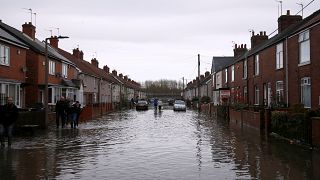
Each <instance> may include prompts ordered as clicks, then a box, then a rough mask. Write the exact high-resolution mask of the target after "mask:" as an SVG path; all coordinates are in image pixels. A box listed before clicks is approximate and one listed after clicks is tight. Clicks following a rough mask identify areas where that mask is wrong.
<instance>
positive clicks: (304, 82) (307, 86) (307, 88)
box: [301, 77, 311, 108]
mask: <svg viewBox="0 0 320 180" xmlns="http://www.w3.org/2000/svg"><path fill="white" fill-rule="evenodd" d="M301 103H302V104H304V107H308V108H311V81H310V77H304V78H302V79H301Z"/></svg>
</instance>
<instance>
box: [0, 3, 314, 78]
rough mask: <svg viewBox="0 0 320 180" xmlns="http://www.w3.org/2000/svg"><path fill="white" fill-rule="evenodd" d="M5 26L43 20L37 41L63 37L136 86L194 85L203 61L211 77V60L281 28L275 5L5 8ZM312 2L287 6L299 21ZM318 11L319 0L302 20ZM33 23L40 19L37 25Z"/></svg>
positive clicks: (62, 43) (67, 44) (64, 45)
mask: <svg viewBox="0 0 320 180" xmlns="http://www.w3.org/2000/svg"><path fill="white" fill-rule="evenodd" d="M0 1H1V3H0V4H1V5H0V12H1V17H0V19H2V21H3V22H4V23H6V24H8V25H10V26H13V27H15V28H17V29H19V30H21V25H22V24H23V23H24V22H29V21H30V14H29V13H28V11H27V10H24V9H22V8H31V9H32V10H33V12H35V13H37V17H36V18H37V22H36V23H37V24H36V25H37V29H36V31H37V34H36V37H37V38H38V39H40V40H43V39H44V38H45V37H48V36H50V32H49V31H48V30H49V29H52V30H53V35H57V29H55V27H56V28H59V30H60V34H61V35H66V36H69V37H70V38H69V39H63V40H61V41H60V43H59V46H60V47H61V48H63V49H65V50H67V51H69V52H72V49H73V48H76V47H77V46H78V45H79V48H80V49H81V50H82V51H83V52H84V56H85V59H86V60H91V58H92V57H96V58H97V59H98V61H99V67H101V68H102V67H103V65H108V66H109V67H110V68H111V70H113V69H116V70H117V71H118V72H119V73H123V74H125V75H128V76H129V77H130V78H131V79H133V80H135V81H138V82H140V81H145V80H157V79H160V78H165V79H175V80H181V78H182V77H185V78H186V79H188V81H190V80H191V78H195V77H196V75H197V54H198V53H199V54H201V73H202V74H203V73H204V72H205V71H206V70H208V71H210V65H211V57H212V56H230V55H233V42H235V43H237V44H242V43H243V44H244V43H246V44H247V46H249V47H250V43H249V42H250V32H249V29H254V31H255V32H256V33H258V32H259V31H266V32H267V34H269V33H271V32H272V31H274V30H275V29H276V28H277V17H278V5H279V3H277V2H276V1H275V0H242V1H240V0H224V1H215V0H91V1H79V0H67V1H62V0H56V1H43V0H28V1H18V0H0ZM310 1H311V0H304V1H299V0H297V1H292V0H283V3H282V6H283V10H282V11H283V14H285V13H286V10H287V9H290V10H291V14H296V13H297V12H298V11H299V10H300V9H301V6H299V5H297V4H296V3H301V2H302V3H303V4H304V5H307V4H308V3H309V2H310ZM319 7H320V2H319V0H315V1H314V2H313V3H312V4H311V5H310V6H309V7H307V8H306V9H305V10H304V17H306V16H308V15H310V14H312V13H313V12H315V11H316V10H318V9H319ZM33 23H34V17H33Z"/></svg>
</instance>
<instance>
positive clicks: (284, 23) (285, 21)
mask: <svg viewBox="0 0 320 180" xmlns="http://www.w3.org/2000/svg"><path fill="white" fill-rule="evenodd" d="M301 20H302V17H301V16H300V15H290V10H287V14H286V15H282V16H280V17H279V18H278V32H279V33H281V32H282V31H284V30H285V29H287V28H288V27H289V26H291V25H293V24H296V23H298V22H299V21H301Z"/></svg>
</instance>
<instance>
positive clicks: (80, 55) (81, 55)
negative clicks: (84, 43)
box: [79, 51, 83, 60]
mask: <svg viewBox="0 0 320 180" xmlns="http://www.w3.org/2000/svg"><path fill="white" fill-rule="evenodd" d="M79 57H80V59H81V60H83V52H82V51H80V53H79Z"/></svg>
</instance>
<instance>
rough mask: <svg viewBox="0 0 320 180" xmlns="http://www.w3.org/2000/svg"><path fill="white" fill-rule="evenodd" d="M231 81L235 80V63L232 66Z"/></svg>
mask: <svg viewBox="0 0 320 180" xmlns="http://www.w3.org/2000/svg"><path fill="white" fill-rule="evenodd" d="M231 81H232V82H233V81H234V65H232V66H231Z"/></svg>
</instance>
